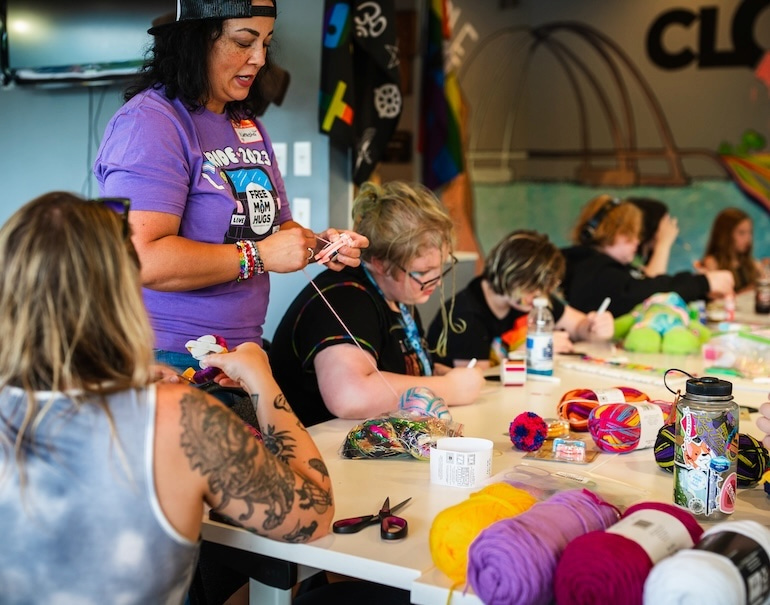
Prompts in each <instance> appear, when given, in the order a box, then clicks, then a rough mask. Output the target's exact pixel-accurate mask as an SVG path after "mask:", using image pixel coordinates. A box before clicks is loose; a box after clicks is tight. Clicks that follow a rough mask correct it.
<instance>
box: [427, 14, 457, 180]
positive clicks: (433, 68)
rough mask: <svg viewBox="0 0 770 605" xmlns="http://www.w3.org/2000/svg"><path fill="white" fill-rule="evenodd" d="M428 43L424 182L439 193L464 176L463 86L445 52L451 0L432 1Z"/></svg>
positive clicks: (449, 35) (428, 24) (449, 32)
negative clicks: (448, 1)
mask: <svg viewBox="0 0 770 605" xmlns="http://www.w3.org/2000/svg"><path fill="white" fill-rule="evenodd" d="M428 2H429V5H430V7H429V10H428V19H427V32H426V33H425V39H426V40H427V45H426V51H425V57H424V60H423V73H422V99H421V103H420V151H421V152H422V182H423V184H425V185H426V186H427V187H430V188H431V189H437V188H439V187H441V186H442V185H444V184H446V183H448V182H449V181H451V180H452V179H453V178H454V177H456V176H457V175H458V174H460V173H461V172H463V149H462V139H461V135H460V107H461V104H462V99H461V96H460V86H459V84H458V82H457V77H456V76H455V74H454V72H452V71H451V70H449V69H447V67H446V60H445V54H446V52H445V49H446V46H447V45H448V44H449V40H450V38H451V31H450V26H449V10H448V8H447V0H428Z"/></svg>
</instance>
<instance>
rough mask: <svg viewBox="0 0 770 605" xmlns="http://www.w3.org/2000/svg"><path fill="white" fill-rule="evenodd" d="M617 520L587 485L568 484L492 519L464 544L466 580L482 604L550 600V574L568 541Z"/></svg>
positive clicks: (530, 604) (517, 604)
mask: <svg viewBox="0 0 770 605" xmlns="http://www.w3.org/2000/svg"><path fill="white" fill-rule="evenodd" d="M617 520H618V514H617V512H616V510H615V509H614V508H613V507H612V506H610V505H609V504H607V503H606V502H604V501H603V500H602V499H601V498H599V497H598V496H596V495H595V494H593V493H592V492H590V491H588V490H569V491H565V492H560V493H557V494H554V495H553V496H551V497H550V498H549V499H548V500H545V501H544V502H538V503H537V504H535V505H534V506H533V507H532V508H530V509H529V510H527V511H525V512H523V513H521V514H520V515H517V516H516V517H511V518H509V519H503V520H501V521H497V522H496V523H493V524H492V525H490V526H489V527H488V528H486V529H485V530H484V531H482V532H481V533H480V534H479V535H478V536H477V537H476V539H475V540H474V541H473V542H472V543H471V546H470V548H469V550H468V583H469V584H470V585H471V587H472V588H473V591H474V592H475V593H476V595H477V596H478V597H479V598H480V599H481V600H482V601H483V602H484V603H485V604H486V605H540V604H543V605H548V604H549V603H551V602H552V601H553V576H554V572H555V571H556V564H557V562H558V560H559V557H560V556H561V554H562V552H563V551H564V548H565V547H566V546H567V544H568V543H569V542H570V541H571V540H574V539H575V538H577V537H578V536H581V535H583V534H586V533H588V532H590V531H597V530H605V529H607V528H608V527H609V526H610V525H612V524H613V523H615V522H616V521H617Z"/></svg>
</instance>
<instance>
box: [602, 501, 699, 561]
mask: <svg viewBox="0 0 770 605" xmlns="http://www.w3.org/2000/svg"><path fill="white" fill-rule="evenodd" d="M607 531H608V532H609V533H613V534H617V535H619V536H623V537H625V538H628V539H629V540H631V541H632V542H636V543H637V544H638V545H639V546H641V548H642V550H644V552H646V553H647V556H648V557H650V561H652V563H653V564H655V563H657V562H658V561H660V560H662V559H664V558H666V557H668V556H670V555H673V554H674V553H675V552H677V551H679V550H682V549H683V548H692V547H693V546H695V543H694V542H693V541H692V537H690V532H689V531H687V527H685V525H684V523H682V522H681V521H680V520H679V519H677V518H676V517H674V516H673V515H669V514H668V513H664V512H663V511H659V510H653V509H647V510H638V511H635V512H633V513H631V514H630V515H628V516H627V517H623V518H622V519H621V520H620V521H618V522H617V523H615V525H613V526H611V527H610V528H609V529H607Z"/></svg>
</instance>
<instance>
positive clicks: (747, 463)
mask: <svg viewBox="0 0 770 605" xmlns="http://www.w3.org/2000/svg"><path fill="white" fill-rule="evenodd" d="M674 430H675V427H674V424H665V425H663V426H662V427H661V429H660V430H659V431H658V437H657V439H656V441H655V449H654V453H655V462H656V463H657V465H658V466H659V467H660V468H662V469H663V470H664V471H666V472H669V473H673V472H674V444H675V443H676V435H675V433H674ZM768 468H770V454H768V451H767V449H766V448H765V446H763V445H762V443H761V442H759V441H758V440H756V439H755V438H754V437H752V436H751V435H749V434H747V433H739V434H738V473H737V479H738V485H739V486H740V487H751V486H752V485H756V484H757V483H759V482H760V481H761V479H762V476H763V475H764V473H765V471H766V470H767V469H768Z"/></svg>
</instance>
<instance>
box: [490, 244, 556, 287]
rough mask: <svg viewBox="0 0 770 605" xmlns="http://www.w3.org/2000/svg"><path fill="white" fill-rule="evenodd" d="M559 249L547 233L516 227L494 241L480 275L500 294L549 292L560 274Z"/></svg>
mask: <svg viewBox="0 0 770 605" xmlns="http://www.w3.org/2000/svg"><path fill="white" fill-rule="evenodd" d="M564 267H565V261H564V257H563V256H562V254H561V251H560V250H559V249H558V248H557V247H556V246H555V245H554V244H553V243H552V242H551V241H550V240H549V239H548V236H547V235H544V234H541V233H537V232H536V231H528V230H525V229H520V230H516V231H512V232H511V233H509V234H508V235H506V236H505V237H504V238H503V239H502V240H501V241H500V242H498V243H497V244H496V245H495V247H494V248H492V250H490V251H489V254H488V255H487V257H486V260H485V261H484V272H483V274H482V277H483V278H484V279H485V280H486V281H487V282H488V283H489V285H490V287H491V288H492V291H493V292H494V293H495V294H499V295H501V296H509V295H512V294H513V293H514V292H515V291H516V290H520V291H522V292H536V291H538V290H539V291H541V292H542V293H543V294H550V293H551V292H552V291H553V290H555V289H556V288H557V287H558V286H559V283H560V282H561V280H562V279H563V277H564Z"/></svg>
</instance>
